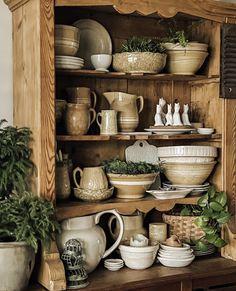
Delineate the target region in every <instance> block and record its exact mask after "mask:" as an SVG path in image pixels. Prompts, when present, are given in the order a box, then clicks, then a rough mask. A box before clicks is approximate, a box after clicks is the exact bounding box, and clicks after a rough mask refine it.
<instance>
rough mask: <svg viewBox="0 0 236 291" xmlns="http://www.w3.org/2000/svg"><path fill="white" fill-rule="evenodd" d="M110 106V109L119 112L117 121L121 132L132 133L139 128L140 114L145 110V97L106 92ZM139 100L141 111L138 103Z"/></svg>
mask: <svg viewBox="0 0 236 291" xmlns="http://www.w3.org/2000/svg"><path fill="white" fill-rule="evenodd" d="M103 95H104V96H105V97H106V99H107V101H108V102H109V104H110V109H114V110H116V111H117V112H118V115H117V121H118V127H119V130H120V131H122V132H132V131H135V129H136V128H137V126H138V123H139V113H140V112H141V111H142V110H143V104H144V100H143V96H136V95H132V94H127V93H123V92H104V93H103ZM138 100H139V102H140V104H139V109H138V108H137V101H138Z"/></svg>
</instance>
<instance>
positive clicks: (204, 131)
mask: <svg viewBox="0 0 236 291" xmlns="http://www.w3.org/2000/svg"><path fill="white" fill-rule="evenodd" d="M214 131H215V130H214V128H210V127H201V128H200V127H199V128H198V129H197V132H198V133H199V134H212V133H213V132H214Z"/></svg>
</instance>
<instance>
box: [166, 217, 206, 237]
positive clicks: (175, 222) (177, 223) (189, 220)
mask: <svg viewBox="0 0 236 291" xmlns="http://www.w3.org/2000/svg"><path fill="white" fill-rule="evenodd" d="M162 218H163V221H164V222H165V223H167V224H169V235H173V234H175V235H177V236H178V237H179V239H181V240H182V241H191V240H192V241H195V240H198V239H199V238H201V237H202V236H204V234H205V233H204V231H203V230H202V229H201V228H200V227H198V226H197V225H196V224H195V223H194V220H195V219H196V218H197V217H196V216H177V215H176V216H175V215H167V214H163V215H162Z"/></svg>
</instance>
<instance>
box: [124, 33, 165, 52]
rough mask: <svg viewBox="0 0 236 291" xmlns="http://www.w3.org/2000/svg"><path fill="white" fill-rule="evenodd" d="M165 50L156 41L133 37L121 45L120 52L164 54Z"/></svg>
mask: <svg viewBox="0 0 236 291" xmlns="http://www.w3.org/2000/svg"><path fill="white" fill-rule="evenodd" d="M165 50H166V49H165V48H164V47H163V46H162V45H161V44H160V42H159V40H158V39H155V38H146V37H136V36H133V37H131V38H129V39H127V40H126V42H125V43H123V44H122V47H121V52H151V53H165Z"/></svg>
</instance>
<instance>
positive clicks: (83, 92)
mask: <svg viewBox="0 0 236 291" xmlns="http://www.w3.org/2000/svg"><path fill="white" fill-rule="evenodd" d="M66 92H67V94H68V101H69V103H77V104H88V105H89V107H92V108H95V106H96V104H97V95H96V93H95V92H94V91H91V90H90V88H88V87H69V88H66Z"/></svg>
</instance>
